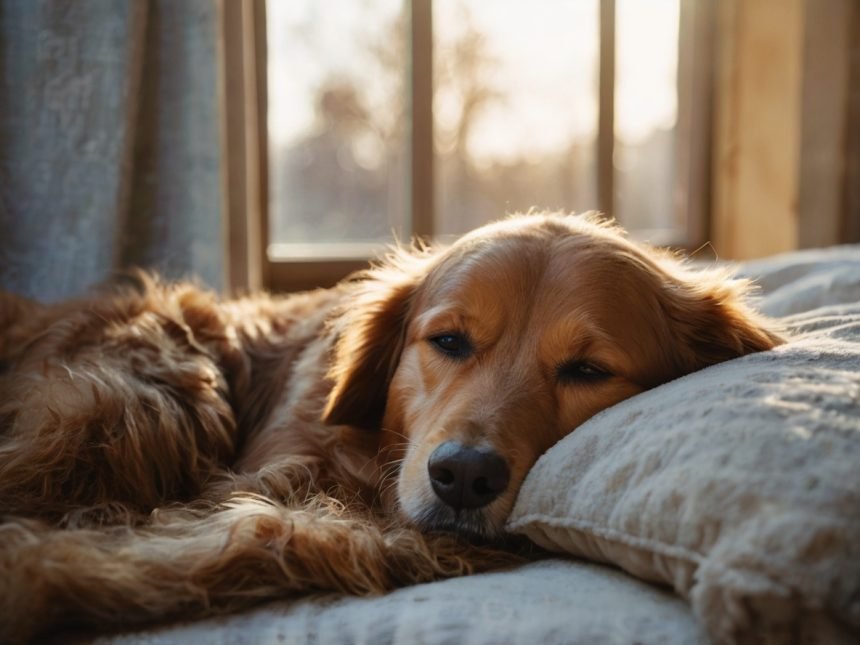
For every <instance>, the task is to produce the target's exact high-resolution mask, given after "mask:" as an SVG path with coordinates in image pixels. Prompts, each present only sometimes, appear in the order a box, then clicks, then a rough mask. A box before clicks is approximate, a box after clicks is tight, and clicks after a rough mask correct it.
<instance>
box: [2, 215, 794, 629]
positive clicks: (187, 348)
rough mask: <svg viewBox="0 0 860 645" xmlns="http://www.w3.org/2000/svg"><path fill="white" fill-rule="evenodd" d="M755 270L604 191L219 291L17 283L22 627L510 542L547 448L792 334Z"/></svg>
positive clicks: (505, 554) (435, 573)
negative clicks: (649, 240)
mask: <svg viewBox="0 0 860 645" xmlns="http://www.w3.org/2000/svg"><path fill="white" fill-rule="evenodd" d="M747 290H748V285H747V284H746V283H744V282H742V281H737V280H732V279H730V278H729V277H728V275H727V274H726V273H725V272H722V271H714V270H708V271H694V270H691V269H689V268H688V267H686V266H685V265H684V264H683V263H682V262H681V261H679V260H678V259H676V258H675V257H674V256H671V255H669V254H667V253H665V252H660V251H656V250H654V249H650V248H646V247H643V246H640V245H638V244H635V243H633V242H632V241H630V240H629V239H628V238H627V237H626V236H625V234H624V233H623V231H621V230H620V229H619V228H617V227H615V226H613V225H611V224H609V223H606V222H603V221H602V220H600V219H599V218H598V217H597V216H595V215H585V216H564V215H552V214H540V215H528V216H515V217H512V218H509V219H506V220H503V221H500V222H496V223H493V224H489V225H487V226H484V227H483V228H480V229H478V230H476V231H474V232H472V233H470V234H468V235H466V236H464V237H463V238H461V239H460V240H458V241H457V242H456V243H454V244H453V245H451V246H450V247H447V248H435V247H432V248H418V247H414V248H410V249H396V250H394V251H393V252H392V253H391V254H390V255H389V257H387V258H386V259H384V260H383V261H381V262H380V263H378V264H376V265H375V266H372V267H371V268H369V269H368V270H366V271H364V272H362V273H360V274H358V275H356V276H353V277H351V278H349V279H347V280H346V281H344V282H343V283H341V284H340V285H338V286H337V287H335V288H333V289H329V290H319V291H314V292H309V293H303V294H297V295H290V296H270V295H255V296H251V297H246V298H241V299H236V300H222V299H219V298H217V297H216V296H214V295H212V294H211V293H207V292H205V291H203V290H201V289H199V288H198V287H196V286H194V285H191V284H187V283H181V284H166V283H163V282H161V281H159V280H158V279H156V278H154V277H152V276H149V275H146V274H143V273H140V274H136V275H135V276H134V277H133V278H132V279H131V280H129V281H126V283H124V284H123V285H119V286H117V285H115V286H113V287H110V288H107V289H105V290H103V291H101V292H99V293H97V294H95V295H93V296H91V297H86V298H83V299H79V300H74V301H70V302H66V303H62V304H58V305H52V306H43V305H40V304H37V303H33V302H30V301H26V300H23V299H20V298H16V297H14V296H11V295H2V296H0V305H2V310H0V330H2V338H0V365H2V369H3V371H2V373H0V397H2V398H0V511H2V513H3V514H4V517H3V523H2V524H0V640H3V639H4V638H5V639H12V640H15V639H18V640H20V639H25V638H28V637H30V636H32V635H33V634H35V633H38V632H39V631H41V630H44V629H48V628H51V627H52V626H55V625H60V624H69V623H74V624H83V625H89V626H97V627H110V626H118V625H126V626H127V625H133V624H140V623H143V622H146V621H152V620H157V619H164V618H168V617H171V616H177V615H182V616H185V617H188V616H194V615H203V614H206V613H212V612H215V611H228V610H231V609H234V608H236V607H240V606H245V605H247V604H249V603H251V602H254V601H258V600H259V599H263V598H271V597H275V596H280V595H284V594H289V593H300V592H303V591H309V590H317V589H327V590H339V591H344V592H348V593H372V592H381V591H384V590H387V589H391V588H393V587H395V586H398V585H405V584H412V583H417V582H423V581H428V580H433V579H437V578H442V577H448V576H454V575H462V574H466V573H470V572H474V571H482V570H486V569H489V568H492V567H495V566H500V565H501V564H504V563H509V562H512V561H515V560H516V558H517V557H519V556H517V555H516V554H515V553H512V552H510V551H507V550H505V548H504V541H503V540H502V538H503V536H504V527H505V520H506V518H507V516H508V514H509V512H510V510H511V508H512V506H513V503H514V500H515V498H516V495H517V491H518V489H519V488H520V485H521V483H522V481H523V479H524V478H525V476H526V474H527V473H528V471H529V468H530V467H531V466H532V465H533V464H534V462H535V460H536V459H537V458H538V457H539V456H540V455H541V454H542V453H543V452H544V451H546V450H547V449H548V448H550V447H551V446H552V445H553V444H554V443H556V442H557V441H558V440H559V439H561V438H562V437H564V436H565V435H567V434H569V433H570V432H573V431H574V430H575V429H576V427H577V426H579V425H580V424H582V423H583V422H584V421H585V420H587V419H588V418H589V417H591V416H592V415H594V414H595V413H596V412H598V411H600V410H603V409H605V408H607V407H608V406H611V405H613V404H615V403H617V402H619V401H622V400H623V399H626V398H628V397H631V396H634V395H635V394H637V393H639V392H642V391H644V390H647V389H649V388H652V387H655V386H657V385H659V384H661V383H665V382H667V381H670V380H672V379H674V378H677V377H679V376H681V375H683V374H687V373H689V372H692V371H694V370H698V369H700V368H703V367H705V366H707V365H711V364H714V363H718V362H720V361H725V360H728V359H731V358H734V357H737V356H742V355H744V354H747V353H750V352H757V351H761V350H765V349H768V348H771V347H773V346H774V345H776V344H778V343H779V342H780V338H779V336H778V334H777V333H775V332H774V331H773V330H772V327H771V326H770V324H769V323H768V321H766V320H765V319H764V318H762V317H760V316H758V315H757V314H756V313H755V312H754V311H752V310H751V309H750V308H749V307H748V305H747V304H745V297H746V293H747Z"/></svg>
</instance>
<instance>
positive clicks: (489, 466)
mask: <svg viewBox="0 0 860 645" xmlns="http://www.w3.org/2000/svg"><path fill="white" fill-rule="evenodd" d="M427 472H428V474H429V475H430V484H431V486H432V487H433V490H434V491H435V492H436V495H437V496H438V497H439V499H441V500H442V501H443V502H445V503H446V504H447V505H448V506H451V507H452V508H455V509H461V508H480V507H482V506H486V505H487V504H489V503H490V502H492V501H493V500H494V499H496V498H497V497H498V496H499V495H500V494H501V493H502V492H503V491H504V490H505V488H507V486H508V481H509V480H510V471H509V470H508V464H507V462H506V461H505V460H504V459H503V458H502V457H501V456H500V455H499V454H498V453H496V452H494V451H492V450H489V449H483V448H473V447H470V446H464V445H463V444H461V443H459V442H457V441H446V442H445V443H443V444H441V445H440V446H439V447H438V448H436V450H434V451H433V453H432V454H431V455H430V459H428V460H427Z"/></svg>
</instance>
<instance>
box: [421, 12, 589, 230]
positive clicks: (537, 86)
mask: <svg viewBox="0 0 860 645" xmlns="http://www.w3.org/2000/svg"><path fill="white" fill-rule="evenodd" d="M433 19H434V68H435V71H434V74H435V79H434V82H435V99H434V106H433V107H434V119H435V130H436V131H435V138H436V178H437V192H436V195H437V200H436V210H437V215H436V220H437V224H436V230H437V231H438V232H440V233H442V234H451V233H460V232H463V231H467V230H469V229H471V228H473V227H475V226H478V225H480V224H483V223H484V222H486V221H487V220H490V219H496V218H499V217H501V216H503V215H505V213H508V212H515V211H523V210H527V209H529V208H530V207H532V206H537V207H539V208H551V209H564V210H577V211H581V210H587V209H590V208H594V206H595V201H596V195H595V172H596V170H595V137H596V132H597V69H598V67H597V66H598V51H599V50H598V39H599V33H598V32H599V30H598V0H533V1H532V2H523V1H522V0H495V1H494V2H488V1H487V0H435V2H434V15H433Z"/></svg>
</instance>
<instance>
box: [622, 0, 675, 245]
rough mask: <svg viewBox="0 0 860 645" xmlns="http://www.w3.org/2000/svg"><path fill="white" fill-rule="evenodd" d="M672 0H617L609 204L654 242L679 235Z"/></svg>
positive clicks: (668, 239) (625, 223)
mask: <svg viewBox="0 0 860 645" xmlns="http://www.w3.org/2000/svg"><path fill="white" fill-rule="evenodd" d="M679 12H680V2H679V0H649V1H648V2H642V0H617V4H616V38H615V43H616V71H615V74H616V76H615V155H614V162H615V188H616V194H615V210H616V216H617V217H618V219H619V221H620V222H622V223H623V224H624V226H626V227H627V228H629V229H632V230H636V231H637V232H638V234H639V236H640V237H647V238H651V239H652V240H653V241H654V242H670V241H674V242H677V241H679V240H683V222H679V221H678V220H677V215H676V209H675V206H674V198H673V193H674V177H675V174H674V167H675V145H676V140H675V123H676V120H677V116H678V86H677V71H678V25H679Z"/></svg>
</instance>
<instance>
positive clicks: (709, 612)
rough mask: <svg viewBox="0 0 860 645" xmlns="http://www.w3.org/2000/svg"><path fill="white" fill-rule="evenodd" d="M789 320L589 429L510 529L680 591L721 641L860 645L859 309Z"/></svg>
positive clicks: (551, 456) (556, 453)
mask: <svg viewBox="0 0 860 645" xmlns="http://www.w3.org/2000/svg"><path fill="white" fill-rule="evenodd" d="M784 322H785V324H786V327H787V328H788V330H789V332H790V333H791V334H792V340H791V342H789V343H788V344H787V345H784V346H782V347H779V348H777V349H775V350H773V351H770V352H764V353H761V354H754V355H750V356H746V357H744V358H741V359H738V360H734V361H729V362H727V363H723V364H720V365H716V366H713V367H711V368H708V369H706V370H703V371H701V372H698V373H695V374H691V375H688V376H686V377H684V378H681V379H678V380H677V381H674V382H672V383H668V384H666V385H664V386H661V387H659V388H656V389H654V390H651V391H649V392H646V393H644V394H643V395H640V396H637V397H634V398H632V399H629V400H627V401H625V402H623V403H621V404H620V405H617V406H615V407H613V408H610V409H609V410H606V411H604V412H603V413H601V414H599V415H597V416H595V417H594V418H592V419H591V420H590V421H588V422H587V423H585V424H584V425H582V426H581V427H580V428H579V429H577V430H576V432H574V433H573V434H571V435H570V436H568V437H567V438H566V439H565V440H564V441H562V442H560V443H559V444H558V445H556V446H555V447H554V448H552V449H551V450H550V451H549V452H547V453H546V454H545V455H544V456H543V457H542V458H541V459H540V460H539V461H538V463H537V464H536V465H535V467H534V468H533V469H532V472H531V473H530V474H529V476H528V477H527V479H526V481H525V483H524V485H523V487H522V489H521V492H520V494H519V498H518V500H517V504H516V506H515V508H514V511H513V513H512V515H511V517H510V520H509V526H508V527H509V530H511V531H513V532H515V533H522V534H525V535H527V536H528V537H529V538H531V539H532V540H534V541H535V542H537V543H538V544H540V545H542V546H544V547H546V548H548V549H550V550H553V551H559V552H566V553H570V554H574V555H577V556H581V557H584V558H589V559H592V560H597V561H601V562H608V563H611V564H614V565H616V566H618V567H621V568H622V569H624V570H625V571H628V572H629V573H631V574H633V575H635V576H638V577H640V578H643V579H646V580H651V581H654V582H660V583H665V584H668V585H671V586H672V587H673V588H674V589H675V590H676V591H677V592H678V593H680V594H681V595H682V596H684V597H686V598H688V599H689V600H690V601H691V603H692V606H693V611H694V613H695V614H696V616H697V618H698V619H699V620H700V621H701V622H702V624H703V625H704V627H705V628H706V630H707V632H708V634H709V635H710V637H711V638H712V639H713V640H714V641H716V642H784V641H789V642H791V641H793V640H794V639H795V638H797V639H798V640H800V641H802V642H822V643H826V642H841V641H845V642H860V640H856V641H854V640H852V639H853V638H856V637H857V633H858V632H860V305H841V306H832V307H828V308H824V309H819V310H816V311H814V312H809V313H806V314H800V315H797V316H794V317H791V318H786V319H784ZM852 633H853V636H852Z"/></svg>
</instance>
